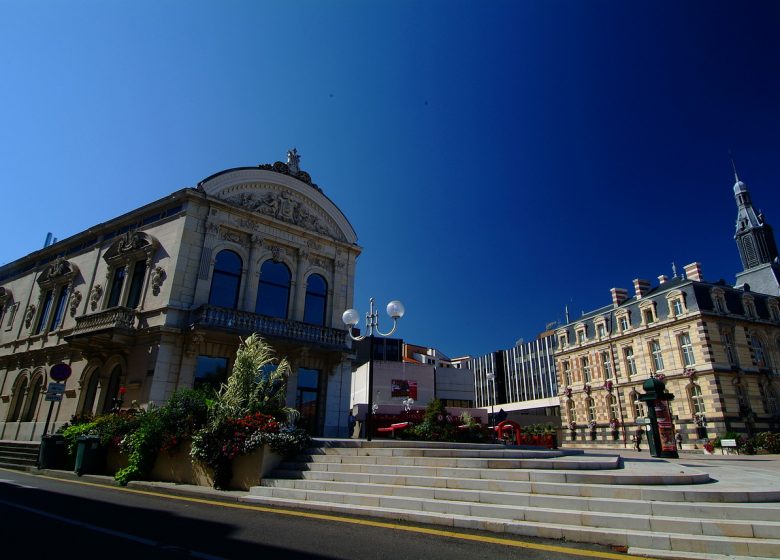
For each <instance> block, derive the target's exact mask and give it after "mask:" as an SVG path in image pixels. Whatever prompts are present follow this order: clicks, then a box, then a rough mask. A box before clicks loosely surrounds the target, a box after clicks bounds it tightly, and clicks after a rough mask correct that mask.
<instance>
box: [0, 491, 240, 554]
mask: <svg viewBox="0 0 780 560" xmlns="http://www.w3.org/2000/svg"><path fill="white" fill-rule="evenodd" d="M0 482H6V481H5V480H0ZM0 504H2V505H5V506H8V507H12V508H16V509H20V510H22V511H26V512H29V513H34V514H35V515H41V516H43V517H48V518H49V519H54V520H55V521H59V522H60V523H67V524H69V525H75V526H76V527H81V528H82V529H87V530H89V531H95V532H96V533H103V534H106V535H110V536H112V537H117V538H120V539H125V540H129V541H134V542H137V543H140V544H144V545H146V546H153V547H157V548H162V549H166V548H169V547H170V545H165V544H163V543H161V542H158V541H153V540H151V539H146V538H144V537H139V536H137V535H131V534H130V533H125V532H123V531H116V530H114V529H109V528H107V527H98V526H97V525H92V524H91V523H85V522H84V521H78V520H76V519H71V518H69V517H62V516H61V515H56V514H54V513H49V512H48V511H42V510H39V509H35V508H31V507H29V506H24V505H22V504H17V503H14V502H9V501H7V500H0ZM186 552H188V553H189V554H190V556H194V557H196V558H204V559H206V560H225V559H224V558H222V557H220V556H212V555H210V554H206V553H203V552H196V551H194V550H188V551H186Z"/></svg>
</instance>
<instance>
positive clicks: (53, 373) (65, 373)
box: [43, 363, 72, 436]
mask: <svg viewBox="0 0 780 560" xmlns="http://www.w3.org/2000/svg"><path fill="white" fill-rule="evenodd" d="M71 373H72V370H71V369H70V366H69V365H68V364H64V363H59V364H55V365H53V366H52V367H51V369H50V370H49V377H51V378H52V379H53V380H54V381H55V383H49V387H48V389H47V390H46V397H45V398H44V400H46V401H48V402H49V403H51V404H50V405H49V414H48V415H47V416H46V425H45V426H44V427H43V435H44V436H45V435H46V434H47V433H48V432H49V422H50V421H51V413H52V411H53V410H54V403H56V402H62V395H63V394H64V393H65V380H66V379H68V377H70V374H71Z"/></svg>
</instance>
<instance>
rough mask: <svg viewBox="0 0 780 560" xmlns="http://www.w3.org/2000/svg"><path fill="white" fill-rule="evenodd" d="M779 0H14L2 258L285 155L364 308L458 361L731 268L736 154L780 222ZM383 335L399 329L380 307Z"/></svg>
mask: <svg viewBox="0 0 780 560" xmlns="http://www.w3.org/2000/svg"><path fill="white" fill-rule="evenodd" d="M778 28H780V5H778V4H777V3H773V2H707V3H704V2H668V3H665V2H618V1H614V2H604V1H589V2H580V1H538V2H521V1H511V2H510V1H507V2H502V1H494V2H457V1H426V2H422V1H421V2H410V1H392V2H390V1H387V2H383V1H379V0H377V1H372V2H357V1H355V2H352V1H336V2H321V1H311V2H254V1H253V2H238V1H236V2H193V1H187V2H185V1H183V0H182V1H154V2H144V1H139V0H135V1H132V2H119V1H114V2H104V1H89V2H87V1H73V2H68V3H62V2H55V1H37V2H36V1H21V0H19V1H16V0H14V1H9V0H0V76H2V82H1V83H2V87H0V177H1V178H2V179H0V180H1V181H2V193H3V208H4V212H3V217H2V219H0V236H1V237H2V239H3V242H2V244H1V245H0V262H2V263H6V262H9V261H12V260H14V259H16V258H19V257H21V256H23V255H25V254H27V253H29V252H31V251H34V250H36V249H39V248H40V247H41V246H42V245H43V242H44V239H45V236H46V233H47V232H48V231H51V232H53V233H54V235H55V236H57V237H58V238H60V239H63V238H65V237H68V236H69V235H73V234H75V233H77V232H79V231H81V230H83V229H86V228H88V227H90V226H92V225H95V224H97V223H100V222H103V221H105V220H108V219H111V218H113V217H115V216H118V215H120V214H122V213H124V212H127V211H129V210H132V209H133V208H135V207H137V206H140V205H142V204H144V203H147V202H150V201H152V200H156V199H158V198H161V197H163V196H165V195H166V194H169V193H170V192H173V191H175V190H177V189H179V188H181V187H185V186H194V185H196V184H197V183H198V181H200V180H201V179H203V178H205V177H207V176H209V175H211V174H212V173H215V172H216V171H219V170H221V169H225V168H230V167H235V166H244V165H255V164H258V163H271V162H273V161H276V160H282V159H284V154H285V152H286V150H287V149H289V148H291V147H293V146H295V147H297V148H298V150H299V152H300V153H301V155H302V161H301V166H302V168H303V169H304V170H306V171H308V172H309V173H310V174H311V175H312V178H313V180H314V181H315V182H317V183H318V184H319V185H320V186H321V187H322V188H323V190H324V192H325V193H326V194H327V195H328V196H329V197H330V198H331V199H332V200H333V201H334V202H335V203H336V204H337V205H338V206H339V207H340V208H341V209H342V210H343V211H344V213H345V215H346V216H347V217H348V218H349V220H350V221H351V222H352V224H353V226H354V227H355V229H356V231H357V233H358V237H359V243H360V245H361V246H362V247H363V248H364V252H363V254H362V255H361V257H360V258H359V261H358V270H357V279H356V301H355V304H356V306H357V307H358V308H359V309H360V310H361V311H364V310H365V308H366V307H367V305H368V298H369V297H371V296H373V297H375V298H377V300H378V302H379V303H381V304H382V307H384V303H385V302H387V301H389V300H390V299H400V300H402V301H403V302H404V304H405V305H406V308H407V316H406V317H405V318H404V319H403V320H402V323H401V325H400V328H399V335H400V336H402V337H403V338H405V339H406V340H408V341H410V342H414V343H418V344H427V345H432V346H435V347H438V348H440V349H441V350H442V351H444V352H445V353H447V354H450V355H453V356H454V355H462V354H473V355H477V354H482V353H485V352H489V351H491V350H495V349H499V348H506V347H509V346H511V345H512V344H514V342H515V340H516V339H518V338H521V337H523V338H525V339H526V340H528V339H531V338H533V337H534V336H535V335H536V334H537V333H538V332H539V331H541V330H542V329H544V327H545V325H546V324H547V323H549V322H551V321H556V320H563V318H564V307H565V306H566V305H568V306H569V309H570V310H571V314H572V317H576V316H577V315H579V313H580V312H581V311H583V310H585V311H587V310H591V309H593V308H596V307H600V306H601V305H605V304H607V303H608V302H609V301H610V299H609V298H610V296H609V289H610V288H611V287H614V286H617V287H625V288H631V282H632V280H633V279H634V278H637V277H641V278H647V279H651V280H653V282H654V284H655V283H656V282H657V281H656V277H657V276H658V275H659V274H667V275H671V263H672V262H673V261H674V262H676V263H677V265H678V267H679V268H680V269H681V268H682V266H683V265H684V264H687V263H690V262H693V261H699V262H701V263H702V266H703V271H704V276H705V278H706V279H711V280H718V279H720V278H725V279H726V280H727V281H729V282H733V281H734V274H735V273H736V272H737V271H738V270H739V267H740V265H739V257H738V254H737V250H736V247H735V245H734V241H733V233H734V229H733V228H734V220H735V218H736V207H735V205H734V199H733V194H732V190H731V188H732V185H733V183H734V180H733V176H732V172H731V167H730V165H731V164H730V162H729V157H728V153H729V150H731V151H732V152H733V154H734V156H735V159H736V163H737V167H738V170H739V173H740V177H741V178H742V179H743V180H744V181H745V182H746V183H747V184H748V186H749V188H750V190H751V193H752V196H753V200H754V203H755V204H756V206H757V207H760V208H761V209H763V210H764V213H765V215H766V217H767V220H768V221H769V222H770V223H771V224H773V225H774V226H775V227H777V228H780V190H778V184H779V183H780V165H778V148H780V140H779V138H780V134H779V133H780V110H778V100H780V74H779V73H778V60H780V33H777V29H778ZM385 326H387V323H385Z"/></svg>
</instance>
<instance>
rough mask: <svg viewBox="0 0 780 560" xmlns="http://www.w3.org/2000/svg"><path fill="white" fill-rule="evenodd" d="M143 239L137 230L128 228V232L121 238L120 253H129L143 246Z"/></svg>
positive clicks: (119, 243)
mask: <svg viewBox="0 0 780 560" xmlns="http://www.w3.org/2000/svg"><path fill="white" fill-rule="evenodd" d="M142 243H143V240H142V239H141V236H140V235H139V234H138V232H137V231H133V230H128V231H127V233H125V235H124V236H123V237H122V238H121V239H120V240H119V242H118V249H119V252H120V253H129V252H130V251H136V250H138V249H140V248H141V245H142Z"/></svg>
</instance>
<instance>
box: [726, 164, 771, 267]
mask: <svg viewBox="0 0 780 560" xmlns="http://www.w3.org/2000/svg"><path fill="white" fill-rule="evenodd" d="M731 166H732V168H733V169H734V179H736V183H735V184H734V198H735V199H736V201H737V227H736V232H735V233H734V240H735V241H736V242H737V249H739V257H740V259H741V260H742V268H743V269H744V270H749V269H751V268H755V267H757V266H759V265H762V264H767V263H772V262H774V261H775V260H776V259H777V258H778V253H777V244H776V243H775V236H774V233H773V232H772V227H771V226H770V225H769V224H768V223H766V221H765V220H764V216H763V214H759V215H756V212H755V210H754V209H753V203H752V202H751V200H750V193H749V192H748V188H747V185H746V184H745V183H743V182H742V181H740V180H739V175H737V168H736V166H735V165H734V159H733V158H732V160H731Z"/></svg>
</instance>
